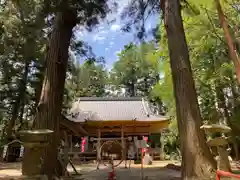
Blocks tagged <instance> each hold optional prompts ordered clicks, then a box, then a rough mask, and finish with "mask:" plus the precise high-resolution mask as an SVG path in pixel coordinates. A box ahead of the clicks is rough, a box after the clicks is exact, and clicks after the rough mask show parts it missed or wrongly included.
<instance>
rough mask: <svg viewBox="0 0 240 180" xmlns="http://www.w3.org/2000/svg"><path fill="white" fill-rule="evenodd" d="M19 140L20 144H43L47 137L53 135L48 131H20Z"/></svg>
mask: <svg viewBox="0 0 240 180" xmlns="http://www.w3.org/2000/svg"><path fill="white" fill-rule="evenodd" d="M18 134H19V136H20V140H21V141H22V142H36V143H37V142H45V141H46V140H47V137H49V136H50V135H51V134H53V131H51V130H49V129H39V130H22V131H19V133H18Z"/></svg>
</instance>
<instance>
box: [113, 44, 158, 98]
mask: <svg viewBox="0 0 240 180" xmlns="http://www.w3.org/2000/svg"><path fill="white" fill-rule="evenodd" d="M154 49H155V47H154V44H153V43H152V42H150V43H142V44H141V45H140V46H137V45H134V44H132V43H131V44H129V45H126V46H125V48H124V50H123V51H121V52H120V53H119V54H118V57H119V60H118V61H116V62H115V63H114V65H113V68H112V70H111V72H110V78H111V82H112V84H113V85H114V86H115V88H116V89H119V88H126V90H127V95H129V96H136V95H137V96H148V95H149V93H150V91H151V88H152V86H153V85H154V84H156V82H157V81H158V78H159V73H158V61H157V60H155V59H151V58H149V57H148V56H147V53H149V51H153V50H154Z"/></svg>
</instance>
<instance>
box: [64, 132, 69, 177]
mask: <svg viewBox="0 0 240 180" xmlns="http://www.w3.org/2000/svg"><path fill="white" fill-rule="evenodd" d="M68 152H69V141H68V135H67V132H66V131H64V147H63V159H64V160H63V161H64V162H63V164H64V173H63V174H64V175H65V176H66V175H68V174H67V173H68V172H67V165H68Z"/></svg>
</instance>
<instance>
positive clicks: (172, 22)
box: [164, 0, 216, 180]
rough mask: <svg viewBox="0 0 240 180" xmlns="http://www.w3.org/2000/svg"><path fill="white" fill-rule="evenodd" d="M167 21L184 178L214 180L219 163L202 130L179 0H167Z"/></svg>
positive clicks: (165, 9)
mask: <svg viewBox="0 0 240 180" xmlns="http://www.w3.org/2000/svg"><path fill="white" fill-rule="evenodd" d="M164 23H165V28H166V32H167V38H168V49H169V55H170V64H171V69H172V78H173V85H174V93H175V100H176V110H177V120H178V129H179V134H180V144H181V154H182V179H184V180H190V179H191V180H192V179H211V177H210V176H211V175H213V170H214V169H216V162H215V161H214V159H213V156H212V154H211V152H210V150H209V148H208V146H207V144H206V139H205V135H204V132H203V131H202V130H200V126H201V125H202V119H201V115H200V110H199V106H198V102H197V94H196V90H195V85H194V80H193V75H192V70H191V65H190V60H189V53H188V47H187V43H186V38H185V33H184V28H183V23H182V17H181V12H180V1H179V0H165V4H164Z"/></svg>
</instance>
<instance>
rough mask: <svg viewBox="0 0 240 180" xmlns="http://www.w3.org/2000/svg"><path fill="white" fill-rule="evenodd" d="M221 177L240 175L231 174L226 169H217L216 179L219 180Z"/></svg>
mask: <svg viewBox="0 0 240 180" xmlns="http://www.w3.org/2000/svg"><path fill="white" fill-rule="evenodd" d="M221 177H233V178H237V179H240V175H237V174H233V173H230V172H226V171H220V170H217V173H216V180H220V179H221Z"/></svg>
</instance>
